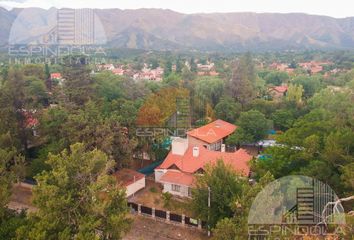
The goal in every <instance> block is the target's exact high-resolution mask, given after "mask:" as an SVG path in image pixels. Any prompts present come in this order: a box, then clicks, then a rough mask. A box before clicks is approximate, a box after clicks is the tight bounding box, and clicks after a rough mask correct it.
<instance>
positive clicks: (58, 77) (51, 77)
mask: <svg viewBox="0 0 354 240" xmlns="http://www.w3.org/2000/svg"><path fill="white" fill-rule="evenodd" d="M50 79H62V76H61V74H60V73H51V74H50Z"/></svg>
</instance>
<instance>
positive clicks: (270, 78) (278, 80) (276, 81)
mask: <svg viewBox="0 0 354 240" xmlns="http://www.w3.org/2000/svg"><path fill="white" fill-rule="evenodd" d="M264 80H265V81H266V83H267V84H272V85H274V86H280V85H281V84H283V83H286V81H287V80H289V75H288V74H287V73H286V72H270V73H268V74H267V75H266V76H265V77H264Z"/></svg>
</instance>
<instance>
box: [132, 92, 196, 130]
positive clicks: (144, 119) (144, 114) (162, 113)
mask: <svg viewBox="0 0 354 240" xmlns="http://www.w3.org/2000/svg"><path fill="white" fill-rule="evenodd" d="M188 95H189V92H188V90H187V89H183V88H164V89H161V90H160V91H159V92H157V93H155V94H152V95H150V96H149V97H148V98H147V99H146V101H145V103H144V105H143V106H142V107H141V108H140V109H139V112H138V116H137V124H138V125H140V126H164V124H165V123H166V121H167V120H169V118H170V117H171V116H172V115H173V114H174V113H175V112H176V108H177V106H176V101H177V98H178V97H180V98H186V97H188Z"/></svg>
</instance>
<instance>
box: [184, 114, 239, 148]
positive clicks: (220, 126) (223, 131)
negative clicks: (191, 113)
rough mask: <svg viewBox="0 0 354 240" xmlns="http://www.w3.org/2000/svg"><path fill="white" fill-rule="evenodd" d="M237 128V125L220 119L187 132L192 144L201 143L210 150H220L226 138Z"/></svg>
mask: <svg viewBox="0 0 354 240" xmlns="http://www.w3.org/2000/svg"><path fill="white" fill-rule="evenodd" d="M236 128H237V126H235V125H233V124H231V123H228V122H225V121H223V120H220V119H219V120H216V121H214V122H211V123H209V124H207V125H205V126H202V127H200V128H196V129H193V130H191V131H189V132H187V138H188V142H189V144H190V145H193V146H198V145H201V146H204V147H205V148H207V149H208V150H212V151H220V150H222V145H223V143H224V140H225V138H227V137H228V136H230V135H231V134H232V133H233V132H234V131H235V130H236Z"/></svg>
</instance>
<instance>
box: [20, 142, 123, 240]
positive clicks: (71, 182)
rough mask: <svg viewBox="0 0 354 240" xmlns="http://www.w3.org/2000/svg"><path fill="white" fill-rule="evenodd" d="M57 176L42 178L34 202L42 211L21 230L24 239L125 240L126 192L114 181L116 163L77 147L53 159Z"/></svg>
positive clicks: (52, 167) (21, 237) (43, 174)
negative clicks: (98, 234) (121, 238)
mask: <svg viewBox="0 0 354 240" xmlns="http://www.w3.org/2000/svg"><path fill="white" fill-rule="evenodd" d="M48 164H49V165H50V167H51V169H52V170H51V171H48V172H44V173H42V174H40V175H39V176H37V177H36V180H37V182H38V186H36V187H35V188H34V189H33V203H34V205H35V206H36V207H37V208H38V211H36V212H35V213H33V214H32V215H30V217H29V224H28V225H27V226H24V227H21V228H19V229H18V231H17V233H18V238H19V239H43V240H44V239H63V238H64V239H70V238H73V237H74V236H75V237H76V238H77V239H101V238H99V237H98V236H97V235H96V231H102V239H119V238H120V237H121V235H122V233H123V232H124V231H125V230H126V229H127V227H128V225H129V221H128V219H127V218H126V216H125V215H126V213H127V211H128V209H127V203H126V200H125V191H124V190H122V189H119V188H117V183H116V180H115V179H114V178H113V177H111V176H108V175H107V173H108V172H109V171H110V170H111V169H112V167H113V166H114V163H113V162H112V161H109V160H108V158H107V156H106V155H105V154H104V153H103V152H101V151H98V150H93V151H85V147H84V145H83V144H74V145H71V147H70V153H69V152H68V151H67V150H64V151H63V152H61V154H60V155H49V159H48Z"/></svg>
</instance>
